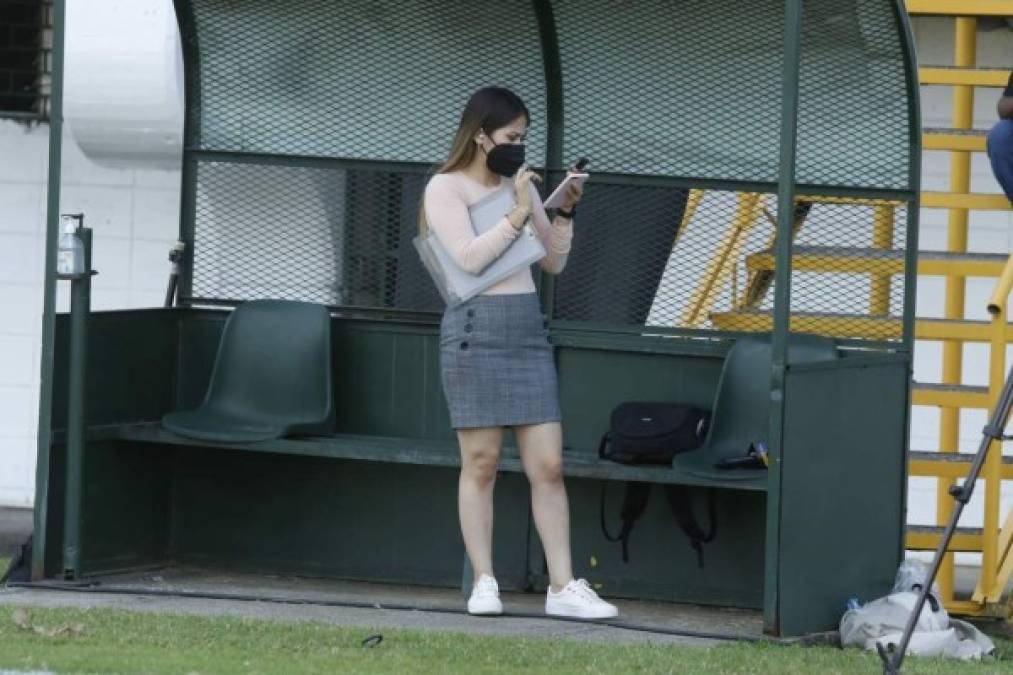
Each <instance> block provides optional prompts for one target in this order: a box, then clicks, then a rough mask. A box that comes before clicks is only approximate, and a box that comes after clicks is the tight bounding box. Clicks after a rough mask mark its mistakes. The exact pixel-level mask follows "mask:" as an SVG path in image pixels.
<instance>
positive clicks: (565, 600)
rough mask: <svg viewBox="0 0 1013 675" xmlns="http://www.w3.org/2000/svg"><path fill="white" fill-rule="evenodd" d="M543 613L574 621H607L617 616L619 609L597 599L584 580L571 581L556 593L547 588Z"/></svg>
mask: <svg viewBox="0 0 1013 675" xmlns="http://www.w3.org/2000/svg"><path fill="white" fill-rule="evenodd" d="M545 613H546V614H551V615H552V616H569V617H573V618H576V619H608V618H611V617H614V616H619V608H618V607H616V606H615V605H612V604H609V603H607V602H605V601H604V600H602V599H601V598H599V597H598V594H597V593H595V592H594V589H593V588H591V584H589V583H587V580H585V579H572V580H571V581H570V583H568V584H567V585H566V586H564V587H563V590H561V591H559V592H558V593H556V592H554V591H553V590H552V587H551V586H550V587H549V592H548V593H547V594H546V596H545Z"/></svg>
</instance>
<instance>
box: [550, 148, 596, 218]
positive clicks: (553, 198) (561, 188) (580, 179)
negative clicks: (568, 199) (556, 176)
mask: <svg viewBox="0 0 1013 675" xmlns="http://www.w3.org/2000/svg"><path fill="white" fill-rule="evenodd" d="M590 161H591V160H589V159H588V158H587V157H581V158H580V159H578V160H577V163H576V164H574V165H573V170H574V171H575V172H576V173H568V174H567V175H566V178H564V179H563V180H562V182H560V184H559V185H558V186H556V189H555V190H553V191H552V194H551V195H549V196H548V198H547V199H546V200H545V201H544V202H543V203H542V206H544V207H545V208H547V209H555V208H559V207H560V206H562V205H563V196H564V195H565V194H566V188H567V186H568V185H569V184H570V183H580V184H583V183H584V181H586V180H587V178H588V174H586V173H583V171H584V168H585V167H586V166H587V165H588V163H589V162H590Z"/></svg>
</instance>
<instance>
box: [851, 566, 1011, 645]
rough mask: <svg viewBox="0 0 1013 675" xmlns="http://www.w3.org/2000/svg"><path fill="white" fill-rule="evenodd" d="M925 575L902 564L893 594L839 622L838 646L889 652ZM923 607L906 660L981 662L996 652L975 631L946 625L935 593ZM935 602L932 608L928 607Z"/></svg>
mask: <svg viewBox="0 0 1013 675" xmlns="http://www.w3.org/2000/svg"><path fill="white" fill-rule="evenodd" d="M925 576H926V573H925V569H924V566H922V565H921V564H920V563H913V562H910V561H909V562H905V563H904V564H903V565H901V567H900V569H899V570H898V572H897V582H896V583H895V584H894V591H895V592H894V593H891V594H890V595H888V596H886V597H885V598H879V599H878V600H873V601H872V602H870V603H868V604H866V605H864V606H862V607H860V608H858V609H849V610H848V611H847V612H845V613H844V616H843V617H841V644H842V645H843V646H845V647H861V648H863V649H868V650H871V651H876V645H877V643H878V644H882V645H883V647H885V648H887V649H889V648H890V647H891V645H892V646H894V647H897V646H899V645H900V641H901V638H902V637H903V635H904V628H905V626H906V625H907V620H908V617H910V616H911V612H913V611H914V607H915V604H916V603H917V602H918V592H917V591H916V590H912V589H913V588H920V584H921V582H922V580H924V579H925ZM933 591H934V592H933V593H932V595H931V596H930V598H929V599H928V600H927V601H926V603H925V605H924V606H923V607H922V611H921V614H920V615H919V616H918V623H917V624H916V625H915V631H914V633H913V634H912V636H911V642H910V643H909V644H908V651H907V653H908V654H916V655H918V656H949V657H952V658H957V659H964V660H970V659H980V658H982V657H983V656H987V655H991V654H993V653H994V652H995V645H994V644H993V643H992V641H991V640H990V639H989V638H988V637H987V636H986V635H985V634H983V633H982V632H981V631H979V630H978V629H977V628H975V627H974V626H972V625H971V624H969V623H967V622H966V621H960V620H959V619H951V618H950V617H949V615H947V613H946V610H945V609H943V607H942V605H941V604H940V603H939V602H938V599H939V598H938V595H936V593H937V592H938V588H936V587H935V586H933ZM933 596H934V598H935V602H931V600H932V599H933Z"/></svg>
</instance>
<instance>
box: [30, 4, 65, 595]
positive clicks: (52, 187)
mask: <svg viewBox="0 0 1013 675" xmlns="http://www.w3.org/2000/svg"><path fill="white" fill-rule="evenodd" d="M66 16H67V4H66V0H53V51H52V59H53V62H52V68H53V72H52V80H51V82H52V84H51V86H52V93H51V97H50V101H49V104H50V111H49V178H48V182H47V186H48V193H47V196H46V262H45V265H46V267H45V274H44V277H43V291H42V354H41V359H40V360H41V367H40V369H41V373H40V384H39V430H38V452H37V455H36V464H35V504H36V506H35V523H34V532H35V536H34V540H35V541H39V542H43V543H42V545H36V546H35V547H34V548H33V549H32V578H33V579H40V578H42V575H43V567H44V557H43V556H44V552H45V545H44V542H45V541H46V524H47V517H48V512H47V507H48V503H49V448H50V441H51V435H52V427H51V422H50V420H51V419H52V414H53V360H54V333H55V327H56V249H57V242H58V239H59V231H60V175H61V169H62V166H61V158H62V150H63V70H64V68H63V59H64V51H65V50H64V43H65V41H66Z"/></svg>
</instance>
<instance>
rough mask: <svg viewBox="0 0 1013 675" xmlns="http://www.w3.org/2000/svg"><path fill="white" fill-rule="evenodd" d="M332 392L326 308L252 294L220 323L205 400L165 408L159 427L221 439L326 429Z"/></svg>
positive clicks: (331, 425)
mask: <svg viewBox="0 0 1013 675" xmlns="http://www.w3.org/2000/svg"><path fill="white" fill-rule="evenodd" d="M333 398H334V397H333V392H332V385H331V321H330V313H329V312H328V311H327V308H326V307H324V306H323V305H318V304H314V303H308V302H293V301H288V300H252V301H250V302H246V303H243V304H241V305H239V306H238V307H236V309H235V310H234V311H233V312H232V314H231V315H230V316H229V318H228V321H226V323H225V329H224V331H223V332H222V338H221V342H220V343H219V345H218V354H217V356H216V357H215V365H214V369H213V370H212V372H211V381H210V383H209V384H208V390H207V394H206V395H205V397H204V402H203V403H202V404H201V406H200V407H199V408H196V409H193V410H182V411H177V412H172V413H169V414H167V415H165V416H164V417H163V418H162V426H163V427H165V428H166V429H168V430H170V431H172V432H174V433H177V434H180V435H182V436H189V437H191V438H199V439H204V440H213V441H223V442H228V443H248V442H253V441H263V440H268V439H273V438H280V437H282V436H289V435H332V434H333V433H334V425H335V415H334V402H333Z"/></svg>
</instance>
